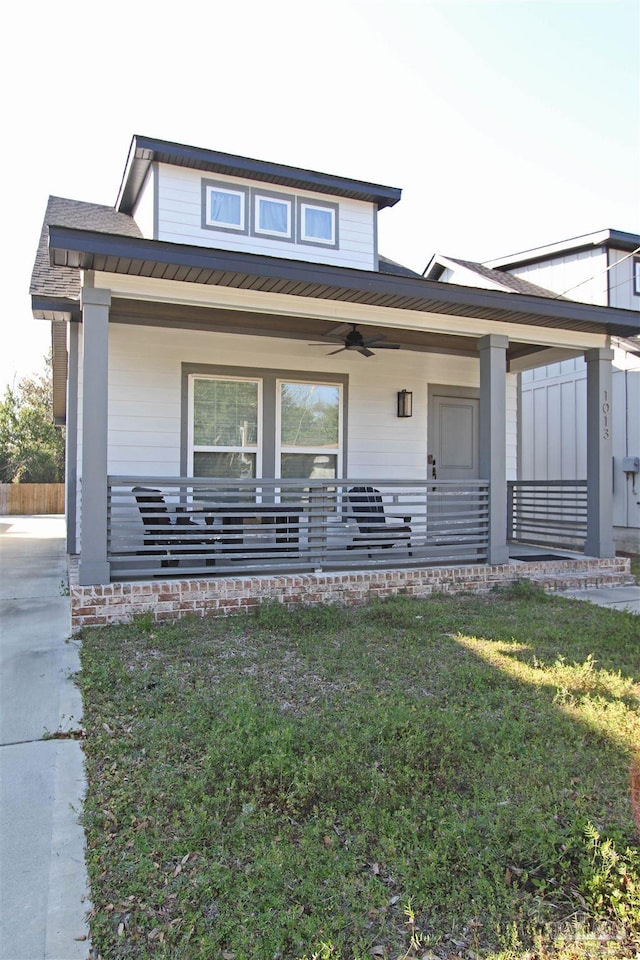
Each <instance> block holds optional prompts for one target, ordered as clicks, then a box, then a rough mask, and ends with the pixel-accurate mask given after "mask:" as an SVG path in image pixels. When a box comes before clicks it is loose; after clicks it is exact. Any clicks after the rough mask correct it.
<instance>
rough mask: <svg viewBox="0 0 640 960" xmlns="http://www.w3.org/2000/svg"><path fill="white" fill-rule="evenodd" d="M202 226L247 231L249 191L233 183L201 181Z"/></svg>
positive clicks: (240, 231) (237, 231)
mask: <svg viewBox="0 0 640 960" xmlns="http://www.w3.org/2000/svg"><path fill="white" fill-rule="evenodd" d="M202 193H203V201H204V203H203V207H204V209H203V222H202V226H203V227H209V228H210V229H214V230H232V231H233V232H234V233H247V232H248V230H247V207H248V197H249V191H248V190H247V188H246V187H238V186H236V184H233V183H223V182H221V181H215V180H203V181H202Z"/></svg>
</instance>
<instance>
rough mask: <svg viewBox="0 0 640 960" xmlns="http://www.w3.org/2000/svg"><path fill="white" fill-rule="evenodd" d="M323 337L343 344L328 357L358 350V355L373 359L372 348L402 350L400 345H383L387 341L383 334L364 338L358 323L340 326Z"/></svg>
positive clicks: (313, 345)
mask: <svg viewBox="0 0 640 960" xmlns="http://www.w3.org/2000/svg"><path fill="white" fill-rule="evenodd" d="M349 328H351V329H349ZM347 331H348V332H347ZM321 337H322V339H323V341H325V342H329V343H341V344H342V346H341V347H339V348H338V349H337V350H332V351H331V353H328V354H327V356H328V357H333V356H335V354H336V353H342V351H343V350H356V351H357V352H358V353H361V354H362V356H363V357H373V356H374V352H373V350H371V349H370V347H373V348H374V350H399V349H400V344H399V343H382V342H381V341H383V340H386V339H387V338H386V337H385V336H383V335H382V334H378V335H377V336H375V337H363V336H362V334H361V333H360V331H359V330H358V324H357V323H341V324H340V325H339V326H337V327H334V328H333V330H329V332H328V333H326V334H321ZM309 346H310V347H315V346H318V343H310V344H309Z"/></svg>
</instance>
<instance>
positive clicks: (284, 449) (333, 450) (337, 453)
mask: <svg viewBox="0 0 640 960" xmlns="http://www.w3.org/2000/svg"><path fill="white" fill-rule="evenodd" d="M285 383H299V384H302V385H303V386H306V387H309V386H311V387H337V388H338V443H337V446H336V447H292V446H291V445H290V444H283V443H282V442H281V437H282V385H283V384H285ZM343 416H344V389H343V384H342V383H336V382H335V381H330V380H326V381H325V380H304V379H302V378H298V379H295V380H293V379H291V378H290V377H281V378H280V377H279V378H278V379H277V380H276V477H277V478H282V454H283V453H302V454H304V453H307V454H309V453H315V454H317V455H318V456H322V455H323V454H327V455H328V456H332V457H333V456H334V457H335V458H336V479H338V478H340V477H342V475H343V455H344V451H343V426H344V424H343Z"/></svg>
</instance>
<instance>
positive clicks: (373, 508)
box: [347, 487, 413, 559]
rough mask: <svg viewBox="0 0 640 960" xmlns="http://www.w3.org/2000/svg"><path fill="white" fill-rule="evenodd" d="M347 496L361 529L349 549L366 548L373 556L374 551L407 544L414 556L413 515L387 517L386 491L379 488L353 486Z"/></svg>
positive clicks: (409, 551) (368, 553) (408, 549)
mask: <svg viewBox="0 0 640 960" xmlns="http://www.w3.org/2000/svg"><path fill="white" fill-rule="evenodd" d="M347 497H348V500H349V506H350V508H351V513H352V515H353V517H354V519H355V521H356V523H357V524H358V531H359V532H358V535H357V536H355V537H354V538H353V542H352V543H350V544H349V546H348V547H347V550H355V549H356V548H358V547H365V548H366V550H367V556H368V557H369V559H371V553H372V551H373V550H380V549H382V550H384V549H387V548H389V547H393V546H394V545H395V544H396V543H404V544H405V545H406V548H407V553H408V554H409V556H410V557H412V556H413V551H412V550H411V527H410V526H409V524H410V522H411V517H397V516H393V515H392V514H389V515H388V516H387V514H386V513H385V510H384V504H383V501H382V494H381V493H380V491H379V490H377V489H376V488H375V487H351V489H350V490H349V492H348V494H347ZM388 520H400V521H402V523H388V522H387V521H388Z"/></svg>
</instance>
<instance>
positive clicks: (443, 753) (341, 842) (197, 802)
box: [80, 584, 640, 960]
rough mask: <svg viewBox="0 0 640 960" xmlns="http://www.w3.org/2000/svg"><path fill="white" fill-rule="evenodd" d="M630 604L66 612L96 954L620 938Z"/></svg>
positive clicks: (233, 953) (635, 926)
mask: <svg viewBox="0 0 640 960" xmlns="http://www.w3.org/2000/svg"><path fill="white" fill-rule="evenodd" d="M638 625H639V620H638V618H637V617H634V616H633V615H632V614H626V613H622V612H613V611H609V610H603V609H601V608H598V607H595V606H592V605H591V604H586V603H583V602H578V601H574V602H571V601H566V600H559V599H550V598H548V597H547V596H545V595H544V594H541V593H539V592H538V591H536V590H535V589H531V588H529V587H528V586H527V585H526V584H523V585H520V586H519V587H517V588H514V589H512V590H507V591H505V590H500V591H496V592H494V593H493V594H491V595H489V596H485V597H477V596H468V597H456V598H451V597H435V598H433V599H430V600H428V601H414V600H410V599H407V598H396V599H393V600H389V601H385V602H372V603H370V604H368V605H367V606H364V607H361V608H359V609H352V610H342V609H337V608H315V609H306V610H301V611H297V612H295V613H287V612H286V611H284V610H283V609H281V608H279V607H277V606H271V605H269V606H265V607H263V608H261V610H260V612H259V613H258V614H257V615H255V616H247V617H238V618H233V619H228V620H217V621H216V620H184V621H181V622H180V623H178V624H173V625H169V626H157V625H154V624H153V623H151V621H150V620H149V618H143V619H141V620H138V621H137V622H136V623H134V624H132V625H129V626H123V627H112V628H106V629H103V630H94V631H87V632H86V633H85V635H84V636H83V645H82V673H81V677H80V681H81V686H82V691H83V696H84V704H85V723H86V728H87V739H86V743H85V750H86V762H87V775H88V783H89V786H88V796H87V799H86V805H85V826H86V834H87V846H88V851H87V857H88V865H89V872H90V882H91V893H92V901H93V904H94V906H93V910H92V917H91V934H92V940H93V946H94V950H95V952H96V956H99V957H101V958H102V960H120V958H147V957H149V958H164V960H168V958H172V960H173V958H185V960H199V958H201V960H205V958H206V960H250V958H251V960H253V958H257V960H263V958H264V960H274V958H275V960H299V958H303V957H307V958H311V957H313V956H317V957H318V958H323V960H328V958H332V960H338V958H340V960H355V958H363V960H364V958H368V957H387V958H393V960H398V958H409V957H425V956H426V957H429V956H431V955H433V956H435V957H439V958H454V957H456V958H457V957H460V958H464V960H469V958H470V957H483V958H490V957H492V958H498V957H500V958H518V960H533V958H543V957H544V958H551V957H557V958H560V957H562V958H563V960H564V958H566V960H576V958H583V957H605V956H606V957H635V956H636V955H637V951H640V861H639V851H638V834H637V829H636V826H635V824H634V821H633V817H632V813H631V804H630V795H629V783H630V768H631V764H632V760H633V754H634V750H636V751H637V749H638V746H639V745H640V717H639V710H638V707H639V706H640V685H639V684H638V677H639V675H640V669H639V668H640V640H639V635H638V634H639V630H638ZM638 829H640V825H639V827H638Z"/></svg>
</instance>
